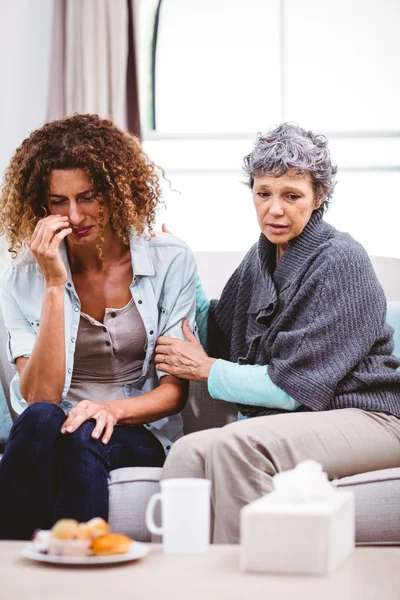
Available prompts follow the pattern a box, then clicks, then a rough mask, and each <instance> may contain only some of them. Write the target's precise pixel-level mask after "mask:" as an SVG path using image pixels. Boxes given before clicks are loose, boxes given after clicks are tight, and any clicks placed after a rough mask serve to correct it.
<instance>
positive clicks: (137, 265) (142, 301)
mask: <svg viewBox="0 0 400 600" xmlns="http://www.w3.org/2000/svg"><path fill="white" fill-rule="evenodd" d="M130 249H131V258H132V268H133V273H134V277H133V281H132V283H131V285H130V290H131V293H132V297H133V299H134V301H135V304H136V307H137V309H138V311H139V313H140V316H141V318H142V320H143V324H144V327H145V329H146V335H147V344H146V356H145V359H144V362H143V369H142V374H141V376H140V377H139V378H138V379H137V380H135V381H132V382H130V383H128V384H126V385H125V388H124V392H125V397H126V398H131V397H134V396H138V395H140V394H143V393H145V392H148V391H150V390H152V389H154V388H155V387H157V386H158V385H159V380H160V378H161V377H162V376H163V375H165V373H162V372H160V371H157V370H156V369H155V366H154V360H153V359H154V350H155V345H156V341H157V338H158V337H159V336H160V335H168V336H171V337H176V338H181V339H183V338H184V336H183V333H182V320H183V319H185V318H187V319H188V321H189V326H190V327H191V329H192V330H193V331H194V332H195V333H197V327H196V324H195V311H196V305H195V276H196V263H195V260H194V257H193V254H192V252H191V250H190V249H189V248H188V247H187V246H186V244H185V243H184V242H182V241H181V240H179V239H177V238H175V237H174V236H172V235H170V234H165V233H157V234H156V235H155V237H153V238H152V239H151V240H150V241H147V240H145V239H144V238H138V237H136V236H135V235H134V234H132V236H131V242H130ZM60 252H61V256H62V259H63V262H64V264H65V267H66V269H67V272H68V279H67V282H66V284H65V350H66V365H65V384H64V389H63V393H62V398H61V403H60V406H61V407H62V408H63V409H64V410H65V412H68V411H69V410H71V408H72V404H71V403H70V402H69V401H68V400H67V395H68V390H69V387H70V385H71V377H72V371H73V368H74V352H75V343H76V339H77V334H78V328H79V321H80V311H81V307H80V301H79V298H78V295H77V293H76V290H75V287H74V283H73V281H72V276H71V271H70V268H69V264H68V258H67V251H66V247H65V244H64V242H62V244H61V246H60ZM43 295H44V279H43V275H42V274H41V273H40V271H39V268H38V265H37V263H36V261H35V259H34V257H33V255H32V254H31V253H30V252H26V254H24V256H20V257H18V258H17V259H15V260H12V261H11V262H10V264H8V265H7V267H6V268H5V270H4V271H3V273H2V275H1V279H0V302H1V308H2V311H3V315H4V320H5V325H6V329H7V333H8V349H7V351H8V356H9V360H10V362H11V364H12V365H14V367H15V359H16V358H18V357H19V356H30V354H31V352H32V348H33V346H34V344H35V341H36V335H37V332H38V329H39V327H40V314H41V307H42V302H43ZM10 395H11V402H12V406H13V408H14V409H15V411H16V412H17V413H21V412H22V411H23V410H24V409H25V408H26V407H27V406H28V404H27V403H26V401H25V400H24V399H23V397H22V396H21V392H20V389H19V376H18V373H16V374H15V376H14V378H13V380H12V382H11V385H10ZM145 426H146V427H147V428H148V429H149V431H151V432H152V433H153V434H154V435H155V436H156V437H157V439H158V440H159V441H160V442H161V444H162V445H163V447H164V450H165V452H166V454H168V451H169V450H170V448H171V445H172V443H173V442H174V441H175V440H177V439H178V438H180V437H181V436H182V435H183V422H182V417H181V415H180V414H177V415H172V416H169V417H164V418H162V419H159V420H158V421H154V422H153V423H148V424H146V425H145Z"/></svg>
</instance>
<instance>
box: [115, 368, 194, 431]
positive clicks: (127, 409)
mask: <svg viewBox="0 0 400 600" xmlns="http://www.w3.org/2000/svg"><path fill="white" fill-rule="evenodd" d="M187 385H188V384H187V382H184V381H182V380H180V379H178V378H177V377H173V376H172V375H166V376H165V377H162V378H161V380H160V385H159V387H157V388H155V389H154V390H151V391H150V392H147V393H145V394H143V395H142V396H135V397H134V398H124V399H122V400H112V401H110V402H107V403H106V404H108V405H109V406H110V407H111V409H112V410H113V411H114V414H115V415H116V418H117V421H118V423H123V424H125V425H142V424H143V423H151V422H152V421H157V420H158V419H162V418H163V417H167V416H170V415H174V414H176V413H178V412H180V411H181V410H182V409H183V408H184V406H185V403H186V397H187Z"/></svg>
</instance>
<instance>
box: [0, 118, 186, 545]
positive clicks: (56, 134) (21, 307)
mask: <svg viewBox="0 0 400 600" xmlns="http://www.w3.org/2000/svg"><path fill="white" fill-rule="evenodd" d="M160 195H161V192H160V185H159V179H158V175H157V169H156V167H155V165H154V164H153V163H152V162H151V161H150V160H149V158H148V157H147V156H146V154H145V153H144V152H143V150H142V149H141V146H140V144H139V141H138V140H137V139H136V138H135V137H133V136H130V135H128V134H126V133H124V132H122V131H121V130H120V129H118V128H117V127H116V126H115V125H114V124H113V123H112V122H111V121H109V120H106V119H101V118H99V117H98V116H96V115H74V116H72V117H69V118H66V119H62V120H59V121H54V122H52V123H49V124H46V125H45V126H43V127H42V128H41V129H39V130H37V131H35V132H33V133H32V134H31V136H30V137H29V138H27V139H26V140H25V141H24V142H23V143H22V145H21V146H20V147H19V148H18V150H17V151H16V153H15V155H14V157H13V158H12V160H11V163H10V166H9V167H8V169H7V171H6V179H5V186H4V189H3V192H2V196H1V201H0V233H2V234H3V235H5V236H6V237H7V238H8V241H9V243H10V248H9V250H10V252H11V253H12V254H13V257H14V259H15V260H12V261H10V265H9V266H8V267H7V268H6V269H5V271H4V273H3V275H2V281H1V306H2V310H3V314H4V318H5V322H6V328H7V330H8V337H9V344H8V349H9V355H10V360H11V362H12V364H14V365H15V367H16V369H17V373H16V375H15V377H14V379H13V381H12V384H11V395H12V401H13V405H14V408H15V409H16V410H17V411H18V412H19V413H22V414H21V415H20V416H19V418H18V420H17V422H16V423H15V424H14V427H13V429H12V432H11V435H10V438H9V441H8V443H7V446H6V450H5V454H4V456H3V458H2V460H1V462H0V489H1V494H0V538H8V539H27V538H29V537H30V536H31V535H32V532H33V531H34V529H35V528H39V527H40V528H48V527H49V526H51V525H52V524H53V523H54V522H55V521H56V520H57V519H59V518H62V517H71V518H75V519H78V520H79V521H86V520H88V519H90V518H92V517H95V516H101V517H103V518H104V519H107V517H108V487H107V482H108V474H109V471H110V470H112V469H116V468H120V467H128V466H162V464H163V462H164V460H165V456H166V454H168V451H169V449H170V447H171V445H172V443H173V442H174V441H175V440H176V439H178V438H179V437H180V436H181V435H182V419H181V416H180V414H179V412H180V411H181V409H182V408H183V405H184V403H185V398H186V384H185V382H183V381H181V380H179V379H177V378H176V377H174V376H171V375H165V373H162V372H160V371H156V369H155V364H154V350H155V342H156V339H157V336H159V335H160V334H166V335H168V336H172V337H174V336H178V337H182V330H181V321H182V319H184V318H187V319H189V321H190V322H191V324H192V326H194V313H195V302H194V294H195V264H194V260H193V257H192V254H191V253H190V251H189V250H188V248H187V247H186V246H185V245H184V244H183V243H182V242H181V241H179V240H177V239H175V238H173V237H172V236H168V235H166V234H162V233H161V234H157V235H154V234H153V232H152V226H153V223H154V218H155V211H156V208H157V205H158V203H159V202H160ZM66 415H67V416H66Z"/></svg>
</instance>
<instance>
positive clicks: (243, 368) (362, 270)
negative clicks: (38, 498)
mask: <svg viewBox="0 0 400 600" xmlns="http://www.w3.org/2000/svg"><path fill="white" fill-rule="evenodd" d="M245 173H246V176H247V180H248V183H249V187H250V188H251V190H252V195H253V202H254V206H255V209H256V213H257V220H258V224H259V226H260V229H261V235H260V238H259V241H258V243H257V244H255V245H254V246H253V247H252V248H251V249H250V251H249V252H248V254H247V255H246V257H245V258H244V259H243V262H242V263H241V265H240V266H239V267H238V269H237V270H236V271H235V273H234V274H233V275H232V277H231V278H230V280H229V281H228V283H227V285H226V287H225V289H224V291H223V293H222V296H221V299H220V301H219V302H216V301H213V302H212V303H211V305H210V303H208V302H207V301H206V299H205V298H204V296H203V295H202V293H201V289H200V287H199V289H198V311H197V313H198V325H199V330H200V338H201V339H202V340H204V341H205V342H206V341H207V340H206V335H204V334H205V333H207V331H206V327H205V325H206V321H208V351H209V355H210V356H208V355H207V354H206V352H205V351H204V349H203V347H202V345H201V344H200V343H199V342H198V341H197V339H196V338H195V337H194V336H193V335H192V333H191V332H190V328H189V327H188V326H187V325H184V331H185V333H186V336H187V341H186V342H182V341H181V340H172V339H170V338H168V337H164V336H162V337H161V338H160V340H159V343H158V346H157V348H156V363H159V364H162V365H163V369H164V370H165V371H166V372H168V373H170V374H173V375H176V376H178V377H184V378H186V379H197V380H203V381H207V382H208V389H209V391H210V393H211V396H213V397H214V398H218V399H222V400H227V401H230V402H237V403H238V407H239V419H240V420H239V422H237V423H233V424H231V425H227V426H225V427H223V428H221V429H212V430H208V431H202V432H199V433H193V434H191V435H189V436H185V437H184V438H183V439H182V440H180V441H179V442H178V443H177V444H176V446H174V448H173V450H172V453H171V454H170V455H169V456H168V459H167V461H166V464H165V466H164V470H163V477H164V478H168V477H207V478H210V479H211V480H212V490H213V491H212V494H213V508H214V516H215V519H214V541H215V542H217V543H229V542H237V541H238V540H239V512H240V508H241V507H242V506H244V505H245V504H246V503H248V502H251V501H252V500H255V499H256V498H259V497H260V496H262V495H263V494H267V493H268V492H270V491H271V490H272V487H273V484H272V476H273V475H274V474H275V473H277V472H279V471H285V470H287V469H291V468H293V467H294V466H295V465H296V464H297V463H299V462H300V461H302V460H305V459H315V460H317V461H319V462H320V463H321V464H322V465H323V467H324V469H325V470H326V472H327V473H328V475H329V477H330V478H332V479H334V478H337V477H345V476H347V475H355V474H358V473H364V472H366V471H373V470H377V469H385V468H390V467H398V466H399V465H400V419H399V417H400V370H398V367H399V366H400V361H399V360H398V359H397V358H395V357H394V356H393V354H392V352H393V347H394V346H393V329H392V328H391V327H390V326H389V325H388V324H387V323H386V301H385V296H384V293H383V290H382V288H381V286H380V284H379V283H378V281H377V278H376V276H375V273H374V270H373V268H372V265H371V262H370V260H369V258H368V256H367V253H366V252H365V250H364V249H363V248H362V247H361V246H360V244H358V243H357V242H356V241H355V240H353V239H352V238H351V237H350V236H349V235H348V234H345V233H341V232H339V231H337V230H336V229H335V228H334V227H332V226H331V225H329V224H328V223H326V222H325V221H324V220H323V219H322V216H323V212H324V208H325V206H326V204H327V203H328V201H329V199H330V197H331V195H332V192H333V188H334V183H335V174H336V168H335V167H333V165H332V163H331V159H330V155H329V151H328V148H327V142H326V140H325V139H324V138H323V137H322V136H315V135H313V134H312V133H311V132H308V131H304V130H303V129H301V128H300V127H298V126H296V125H294V124H290V123H285V124H283V125H280V126H279V127H277V128H275V129H273V130H272V131H270V132H269V133H268V134H266V135H261V136H259V137H258V138H257V140H256V142H255V146H254V149H253V151H252V152H251V153H250V154H249V155H248V156H247V157H246V158H245ZM217 359H218V360H217ZM249 417H256V418H249Z"/></svg>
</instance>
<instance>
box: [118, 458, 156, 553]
mask: <svg viewBox="0 0 400 600" xmlns="http://www.w3.org/2000/svg"><path fill="white" fill-rule="evenodd" d="M160 476H161V469H160V468H158V467H125V468H123V469H116V470H115V471H111V473H110V480H109V484H108V491H109V507H110V508H109V514H108V518H109V522H110V527H111V529H112V531H117V532H119V533H124V534H125V535H129V536H130V537H132V538H133V539H134V540H138V541H141V542H149V541H150V539H151V537H150V533H149V531H148V529H147V527H146V524H145V512H146V506H147V503H148V501H149V499H150V497H151V496H152V495H153V494H155V493H156V492H158V491H159V483H158V482H159V479H160Z"/></svg>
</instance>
